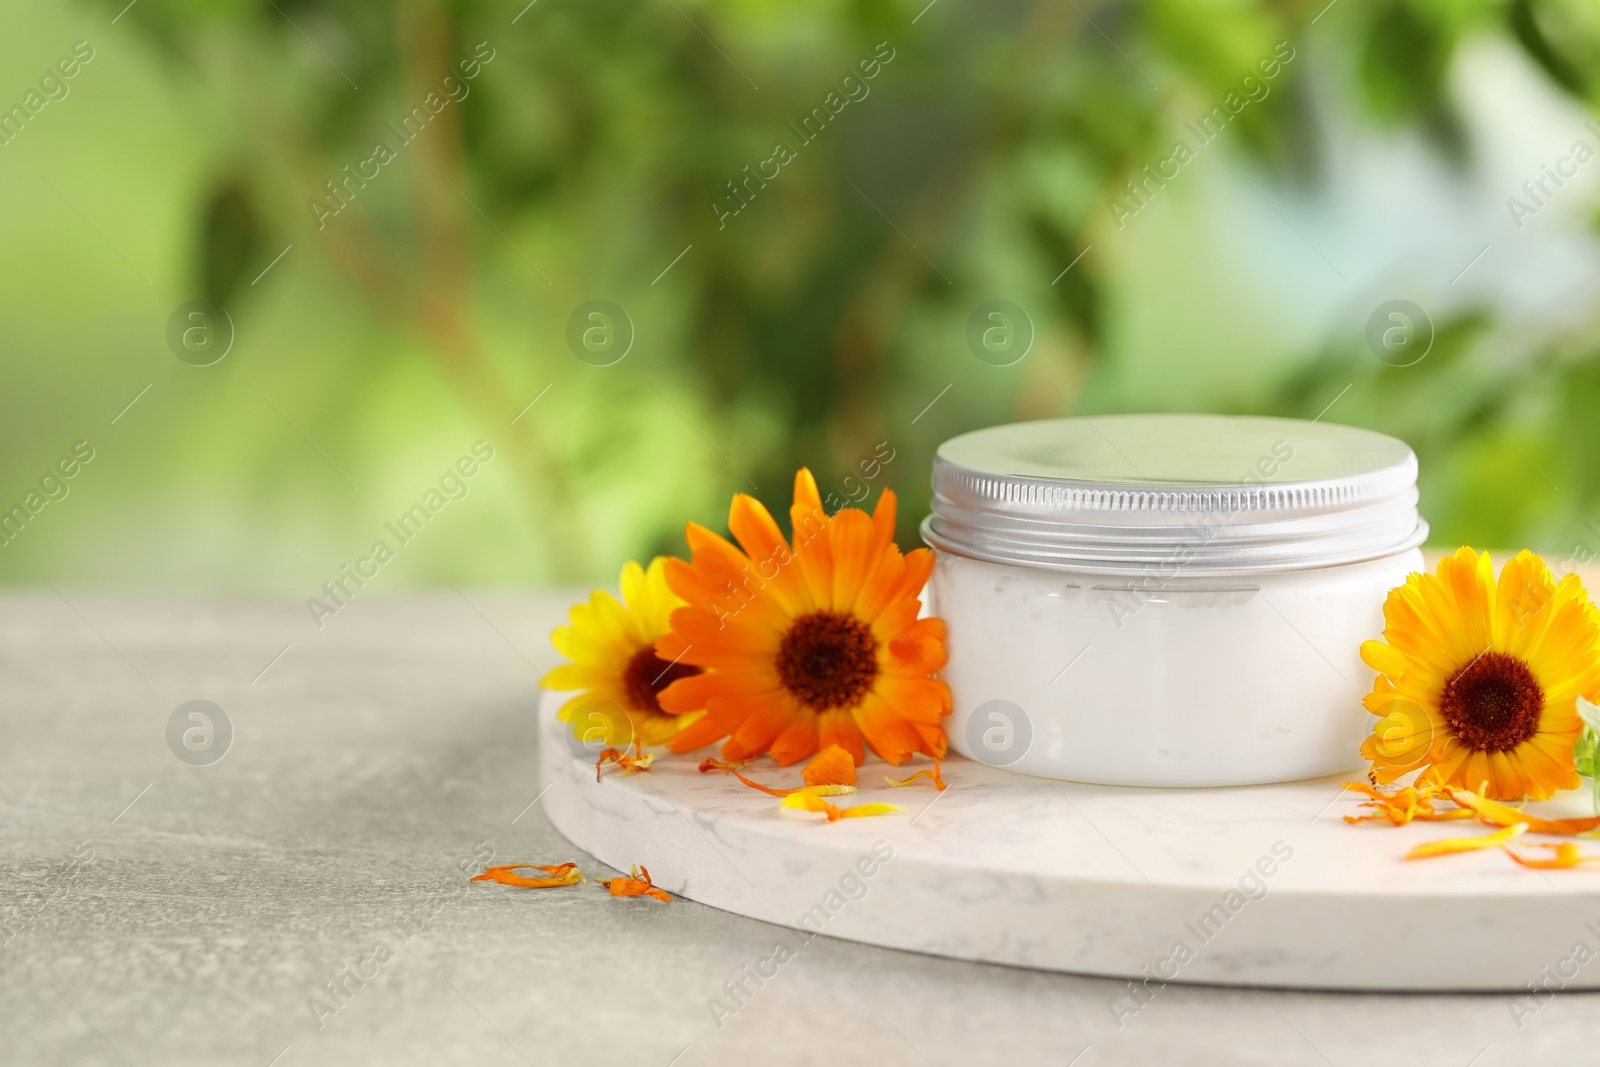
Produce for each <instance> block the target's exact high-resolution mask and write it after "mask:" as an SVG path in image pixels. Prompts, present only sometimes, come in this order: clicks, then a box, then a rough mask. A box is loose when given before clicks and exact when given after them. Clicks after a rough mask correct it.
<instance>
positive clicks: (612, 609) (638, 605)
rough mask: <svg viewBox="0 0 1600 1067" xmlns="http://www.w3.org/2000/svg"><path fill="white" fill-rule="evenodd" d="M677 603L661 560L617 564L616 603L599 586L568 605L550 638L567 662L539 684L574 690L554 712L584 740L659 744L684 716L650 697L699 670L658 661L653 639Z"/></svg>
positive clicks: (660, 633)
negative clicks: (582, 599) (579, 601)
mask: <svg viewBox="0 0 1600 1067" xmlns="http://www.w3.org/2000/svg"><path fill="white" fill-rule="evenodd" d="M682 603H683V601H682V600H680V599H678V596H677V594H675V593H673V591H672V590H671V589H669V588H667V580H666V561H665V560H664V559H662V558H660V557H657V558H656V559H653V560H651V561H650V566H649V569H645V568H642V567H640V566H639V565H638V564H637V563H631V562H630V563H628V564H627V565H626V566H624V567H623V568H622V600H621V601H620V602H619V601H618V600H617V598H616V597H614V596H612V595H611V594H610V593H607V592H605V591H604V590H601V589H596V590H595V591H594V592H593V593H591V594H590V595H589V599H588V601H587V602H585V603H582V604H574V605H573V607H572V611H571V612H570V614H569V618H570V620H571V622H570V625H567V626H562V627H560V628H558V629H557V630H556V631H555V633H554V634H552V635H551V642H552V643H553V644H554V645H555V646H556V651H558V652H560V653H561V654H562V655H563V656H565V657H567V659H568V660H570V661H571V662H570V663H563V664H562V665H560V666H559V667H556V668H555V669H554V670H552V671H551V672H550V673H549V674H547V675H545V676H544V681H542V682H541V683H540V685H542V686H543V687H544V688H546V689H559V690H563V691H566V692H571V693H575V694H576V695H575V696H573V697H572V698H571V699H570V700H568V701H567V702H566V703H565V704H563V705H561V710H560V711H559V712H558V713H557V714H558V715H559V716H560V718H561V720H562V721H563V722H568V723H571V724H572V731H573V733H574V734H575V735H577V736H578V737H580V738H582V739H583V740H585V741H589V742H594V743H599V744H606V745H626V744H628V743H629V742H630V741H639V742H642V743H643V744H646V745H659V744H663V743H665V742H666V741H667V739H668V738H670V737H672V735H673V734H675V733H677V732H678V730H679V728H680V727H681V726H682V725H683V723H684V721H685V720H684V719H683V718H682V717H680V716H679V715H677V714H676V713H673V712H668V711H663V710H662V708H661V704H660V702H659V701H658V699H657V694H659V693H660V692H661V690H663V689H665V688H666V687H667V686H669V685H671V684H672V683H673V682H675V681H677V680H678V679H680V678H687V677H689V676H690V675H695V674H699V673H700V668H699V667H696V666H690V665H688V664H685V663H679V662H673V661H668V660H662V659H658V658H657V657H656V652H655V642H656V639H657V638H659V637H660V636H661V635H662V634H664V633H666V632H667V627H668V619H669V618H670V617H671V615H672V612H673V609H675V608H677V607H679V606H680V605H681V604H682Z"/></svg>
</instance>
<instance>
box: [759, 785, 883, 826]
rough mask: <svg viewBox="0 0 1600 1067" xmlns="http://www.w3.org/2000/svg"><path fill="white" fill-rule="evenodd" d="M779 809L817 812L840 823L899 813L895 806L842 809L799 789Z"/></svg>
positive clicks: (861, 806) (859, 806) (866, 806)
mask: <svg viewBox="0 0 1600 1067" xmlns="http://www.w3.org/2000/svg"><path fill="white" fill-rule="evenodd" d="M779 807H784V808H798V809H801V810H803V811H815V812H818V813H820V814H823V815H826V816H827V817H828V821H829V822H838V821H839V820H840V819H859V818H862V817H863V816H867V815H888V814H889V813H890V812H894V811H899V810H900V808H899V806H898V805H895V804H856V805H855V806H853V807H849V808H841V807H837V806H835V805H833V804H829V803H828V802H827V801H826V800H823V799H822V798H821V797H820V796H818V795H816V794H815V793H813V792H811V791H810V790H806V789H797V790H795V791H794V792H793V793H791V794H790V795H789V796H786V797H784V798H783V803H782V804H780V805H779Z"/></svg>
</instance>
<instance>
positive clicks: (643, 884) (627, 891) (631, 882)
mask: <svg viewBox="0 0 1600 1067" xmlns="http://www.w3.org/2000/svg"><path fill="white" fill-rule="evenodd" d="M600 884H601V885H603V886H605V887H606V888H607V889H609V890H610V891H611V895H612V896H614V897H654V898H655V899H656V900H664V901H669V902H670V901H671V900H672V897H671V895H670V894H668V892H667V891H666V890H665V889H657V888H656V887H655V885H654V884H653V883H652V882H651V881H650V868H648V867H634V868H633V872H632V874H631V876H630V877H627V878H621V877H618V878H602V879H601V880H600Z"/></svg>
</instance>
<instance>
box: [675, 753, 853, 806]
mask: <svg viewBox="0 0 1600 1067" xmlns="http://www.w3.org/2000/svg"><path fill="white" fill-rule="evenodd" d="M745 765H746V764H744V763H725V762H723V761H722V760H717V759H706V760H702V761H701V762H700V771H701V773H706V772H707V771H716V770H725V771H727V772H728V773H729V774H732V775H733V776H734V777H735V778H737V779H739V781H741V782H743V783H744V784H745V785H747V786H749V787H750V788H751V789H758V790H760V791H761V792H763V793H765V794H767V795H768V796H771V797H786V796H790V795H792V794H795V793H809V794H811V795H812V796H819V797H837V796H845V795H848V794H850V793H854V792H855V791H856V761H855V758H854V757H853V756H851V755H850V753H849V752H847V751H846V750H845V749H843V748H841V747H840V746H838V745H829V746H828V747H827V748H825V749H823V750H822V752H821V753H820V754H819V755H817V756H816V757H815V758H813V759H812V760H811V762H810V763H807V764H806V766H805V769H804V770H803V771H801V773H800V777H801V778H802V779H803V780H804V781H805V783H806V784H805V785H802V786H797V787H795V788H794V789H773V788H772V787H771V786H766V785H762V784H761V783H760V782H752V781H751V780H750V779H748V778H746V777H745V776H744V775H742V774H740V773H739V772H738V771H737V770H736V769H735V768H736V767H743V766H745Z"/></svg>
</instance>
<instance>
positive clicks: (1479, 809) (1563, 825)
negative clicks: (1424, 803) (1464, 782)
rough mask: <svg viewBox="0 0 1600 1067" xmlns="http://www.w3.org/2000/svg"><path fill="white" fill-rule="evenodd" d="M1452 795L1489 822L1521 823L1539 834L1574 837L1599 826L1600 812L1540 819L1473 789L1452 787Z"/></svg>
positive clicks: (1458, 802)
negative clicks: (1571, 816)
mask: <svg viewBox="0 0 1600 1067" xmlns="http://www.w3.org/2000/svg"><path fill="white" fill-rule="evenodd" d="M1450 799H1452V800H1454V801H1455V802H1456V803H1457V804H1460V805H1461V806H1462V807H1463V808H1469V809H1471V810H1472V811H1473V812H1474V813H1475V814H1476V815H1477V816H1478V818H1479V819H1482V820H1483V821H1484V822H1486V823H1488V824H1489V825H1490V826H1513V825H1515V824H1518V823H1521V824H1524V825H1526V826H1527V828H1528V829H1529V830H1531V831H1532V832H1534V833H1536V834H1556V835H1559V836H1562V837H1571V836H1573V835H1575V834H1581V833H1586V832H1587V831H1589V830H1593V829H1594V828H1595V827H1597V826H1600V815H1597V816H1593V817H1590V818H1583V819H1541V818H1539V817H1538V816H1537V815H1529V814H1528V813H1527V812H1525V811H1523V810H1522V809H1521V808H1513V807H1512V806H1511V805H1509V804H1502V803H1500V802H1499V801H1497V800H1490V799H1489V798H1488V797H1485V796H1482V795H1480V794H1478V793H1474V792H1472V790H1470V789H1456V788H1452V789H1450Z"/></svg>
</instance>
